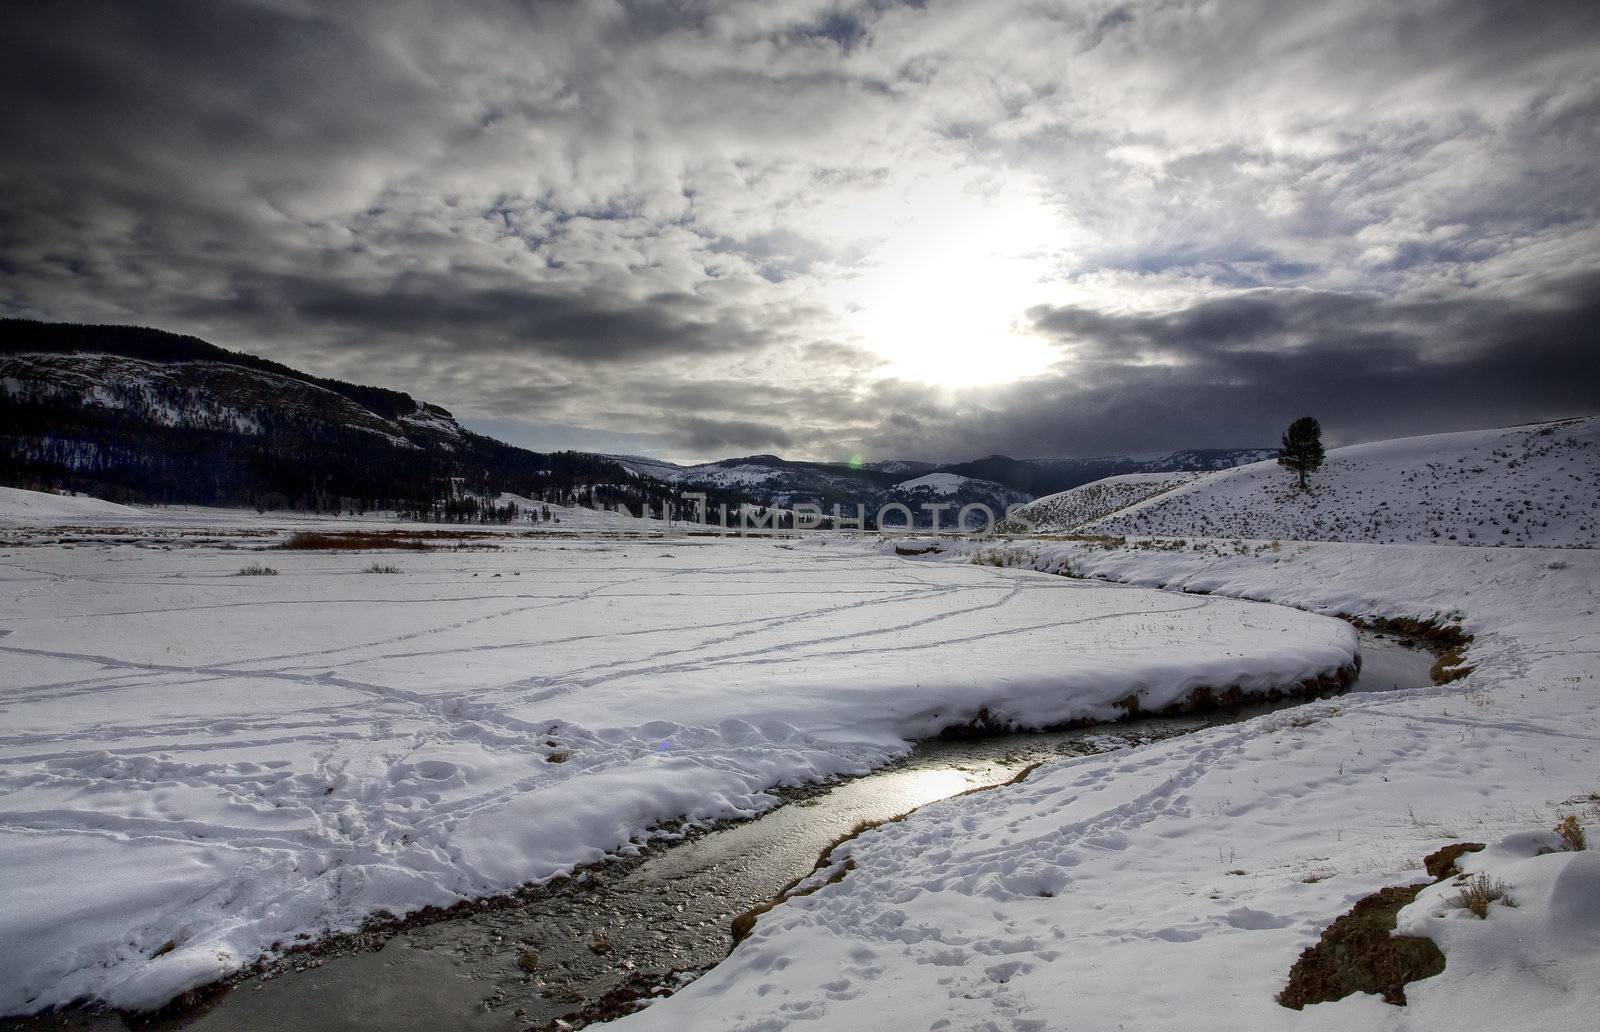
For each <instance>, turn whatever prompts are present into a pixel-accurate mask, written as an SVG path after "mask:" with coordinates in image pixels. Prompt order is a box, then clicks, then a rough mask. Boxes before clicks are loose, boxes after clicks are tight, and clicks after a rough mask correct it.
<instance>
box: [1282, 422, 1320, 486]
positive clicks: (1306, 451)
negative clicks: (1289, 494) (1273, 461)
mask: <svg viewBox="0 0 1600 1032" xmlns="http://www.w3.org/2000/svg"><path fill="white" fill-rule="evenodd" d="M1322 455H1323V453H1322V426H1321V425H1320V424H1319V423H1318V422H1317V421H1316V420H1315V419H1312V418H1311V417H1310V416H1301V417H1300V418H1299V419H1297V420H1295V421H1294V422H1293V423H1290V424H1289V429H1287V430H1285V431H1284V432H1283V446H1282V447H1281V448H1279V449H1278V465H1280V466H1282V467H1283V468H1284V469H1292V470H1294V471H1295V472H1296V473H1298V474H1299V475H1300V490H1302V491H1305V490H1307V489H1308V488H1309V486H1310V485H1309V484H1308V483H1307V482H1306V475H1307V474H1309V473H1311V472H1313V471H1315V470H1316V469H1318V468H1319V467H1321V465H1322Z"/></svg>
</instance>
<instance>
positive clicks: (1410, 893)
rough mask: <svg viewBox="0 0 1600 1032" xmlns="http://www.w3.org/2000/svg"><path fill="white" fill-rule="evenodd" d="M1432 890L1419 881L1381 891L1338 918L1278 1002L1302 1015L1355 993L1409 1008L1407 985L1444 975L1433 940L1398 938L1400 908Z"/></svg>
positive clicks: (1298, 964)
mask: <svg viewBox="0 0 1600 1032" xmlns="http://www.w3.org/2000/svg"><path fill="white" fill-rule="evenodd" d="M1427 886H1428V883H1427V882H1418V883H1417V884H1415V885H1391V886H1389V887H1388V888H1385V889H1379V890H1378V891H1377V892H1374V893H1373V894H1372V895H1370V896H1367V897H1366V898H1364V899H1362V900H1359V901H1357V903H1356V905H1355V906H1353V907H1351V908H1350V910H1349V911H1348V912H1347V913H1345V914H1342V915H1341V916H1339V917H1337V918H1335V919H1334V922H1333V924H1331V925H1329V926H1328V927H1327V928H1326V929H1324V930H1323V933H1322V937H1321V938H1319V939H1318V940H1317V942H1316V943H1315V944H1314V945H1312V946H1308V947H1306V949H1305V951H1304V952H1303V953H1301V954H1300V959H1298V960H1296V961H1295V962H1294V966H1293V967H1292V968H1290V969H1289V984H1288V985H1286V986H1284V988H1283V991H1282V992H1280V993H1279V994H1278V1003H1280V1004H1282V1005H1283V1006H1285V1007H1289V1008H1291V1009H1293V1010H1301V1009H1302V1008H1304V1007H1305V1006H1306V1005H1307V1004H1310V1003H1329V1002H1331V1001H1333V1000H1342V999H1344V998H1345V997H1346V996H1349V995H1350V994H1351V993H1376V994H1377V995H1379V996H1381V997H1383V1000H1384V1002H1385V1003H1392V1004H1394V1005H1395V1006H1397V1007H1403V1006H1405V1003H1406V993H1405V985H1406V983H1407V982H1415V981H1416V980H1418V979H1420V978H1428V977H1431V976H1433V975H1437V974H1439V973H1440V972H1441V971H1443V970H1444V954H1443V953H1441V952H1440V950H1439V947H1438V946H1436V945H1435V944H1434V942H1433V940H1432V939H1425V938H1422V937H1420V936H1415V935H1395V934H1394V927H1395V917H1396V915H1397V914H1399V913H1400V909H1401V908H1402V907H1404V906H1405V905H1406V904H1408V903H1410V902H1411V901H1412V900H1414V899H1416V897H1417V893H1419V892H1421V891H1422V890H1423V889H1425V888H1427Z"/></svg>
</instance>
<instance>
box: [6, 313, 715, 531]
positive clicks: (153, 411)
mask: <svg viewBox="0 0 1600 1032" xmlns="http://www.w3.org/2000/svg"><path fill="white" fill-rule="evenodd" d="M0 404H3V405H4V409H5V413H6V419H5V421H4V423H3V425H0V483H5V484H10V485H14V486H19V487H42V488H67V489H70V490H74V491H79V492H82V493H86V494H92V495H96V496H98V497H102V498H110V499H113V500H117V501H136V502H163V503H194V504H202V505H235V506H255V507H258V508H300V509H319V510H331V509H361V510H366V509H378V510H399V511H413V510H418V511H420V510H424V509H431V508H432V507H433V506H434V505H435V504H436V503H438V502H439V501H440V499H441V498H450V497H455V496H458V495H462V494H473V495H476V496H478V497H482V498H493V497H496V496H498V495H499V494H501V493H503V492H515V493H518V494H521V495H524V496H528V497H537V498H545V499H549V500H556V501H564V502H568V503H573V504H587V505H615V504H624V505H628V506H629V507H630V508H632V509H633V510H635V511H637V510H639V509H640V508H642V507H643V506H644V505H650V506H651V507H652V508H653V509H656V510H657V511H659V509H660V508H661V507H662V506H664V505H665V504H667V503H668V502H669V501H672V500H673V499H674V496H675V493H674V491H673V489H672V488H671V487H670V486H669V485H667V484H665V483H663V482H661V481H658V480H654V479H651V478H648V477H640V476H639V475H637V474H635V473H634V472H632V471H631V470H628V469H626V468H624V467H623V466H622V465H620V464H618V463H617V462H615V461H613V460H609V459H602V458H599V457H596V456H594V455H590V454H588V453H584V452H555V453H540V452H532V451H528V450H526V449H523V448H517V447H514V446H512V445H509V444H505V443H503V442H500V441H496V440H494V439H493V438H489V437H485V436H482V435H480V434H475V433H472V432H471V431H468V430H466V429H464V428H462V427H461V426H460V425H459V424H458V423H457V422H456V421H455V419H454V417H453V416H451V414H450V413H449V412H448V411H447V410H446V409H443V408H441V407H439V406H437V405H430V404H427V403H425V402H421V401H418V400H416V399H415V398H413V397H412V396H411V395H409V394H406V393H404V392H402V391H394V390H389V389H386V388H381V387H368V386H364V385H361V384H352V383H345V382H343V381H340V380H332V379H328V378H325V377H317V376H312V375H310V374H307V373H304V372H301V371H299V370H296V369H292V368H290V367H288V366H285V365H282V364H281V363H277V362H272V361H269V360H267V359H262V358H258V357H256V356H254V355H248V354H244V353H241V352H233V351H227V350H225V349H223V348H219V347H216V346H215V345H212V344H209V343H207V342H205V341H203V340H199V339H198V338H195V337H185V336H181V335H179V334H173V333H167V332H165V331H161V330H153V329H146V328H142V327H127V326H82V325H75V324H61V323H42V322H33V321H30V320H22V319H4V320H0ZM721 500H724V501H733V502H738V501H742V500H743V498H742V496H728V495H723V496H722V497H721Z"/></svg>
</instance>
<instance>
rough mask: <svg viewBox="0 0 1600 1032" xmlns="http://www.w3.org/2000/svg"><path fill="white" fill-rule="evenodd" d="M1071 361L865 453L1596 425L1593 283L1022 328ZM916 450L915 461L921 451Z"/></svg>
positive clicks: (1283, 303)
mask: <svg viewBox="0 0 1600 1032" xmlns="http://www.w3.org/2000/svg"><path fill="white" fill-rule="evenodd" d="M1030 315H1031V316H1032V318H1033V319H1034V321H1035V325H1037V326H1039V327H1040V328H1041V329H1042V330H1044V331H1045V332H1047V333H1049V334H1051V335H1052V336H1053V337H1054V338H1055V339H1056V340H1058V341H1059V342H1060V343H1061V346H1062V348H1063V350H1064V352H1066V353H1067V354H1068V355H1069V356H1071V357H1070V358H1069V359H1068V361H1067V362H1066V363H1064V365H1063V372H1061V373H1060V374H1056V375H1052V376H1049V377H1045V378H1041V379H1039V380H1035V381H1030V382H1029V383H1027V384H1026V385H1022V386H1018V387H1012V388H1007V389H1004V390H1000V391H996V392H994V393H993V394H992V395H991V396H989V397H988V398H987V399H985V403H982V404H974V405H970V406H966V407H962V406H957V405H950V406H946V407H944V408H943V409H940V408H939V407H938V406H929V405H917V402H915V401H914V400H910V399H904V398H885V399H884V400H883V403H884V404H886V405H889V406H899V405H905V404H907V403H908V401H909V403H910V404H912V405H917V407H918V408H919V409H920V411H921V412H922V413H923V414H924V415H925V416H931V417H932V418H931V419H924V420H919V421H917V422H914V423H912V424H910V425H909V426H905V427H899V428H897V427H895V426H893V425H892V424H891V423H886V424H885V426H884V428H883V431H882V432H880V433H879V434H878V435H876V436H875V438H874V442H873V443H874V447H875V450H876V451H879V452H882V453H888V452H894V453H896V454H914V453H917V452H918V451H932V452H933V453H937V452H938V451H939V450H940V449H943V448H949V447H951V446H952V445H953V444H954V443H955V442H957V441H959V440H961V439H962V438H964V437H965V438H976V439H981V440H984V441H986V442H989V443H990V444H991V445H992V446H993V448H994V449H995V450H999V451H1002V452H1007V453H1009V454H1013V455H1027V456H1045V455H1049V454H1054V453H1056V452H1057V451H1058V450H1061V448H1062V444H1063V443H1065V444H1066V448H1065V450H1066V451H1067V452H1069V453H1071V454H1080V455H1089V454H1103V453H1109V452H1117V451H1123V450H1132V451H1147V450H1158V449H1164V448H1169V447H1171V442H1173V441H1174V440H1184V441H1186V442H1188V444H1189V445H1191V446H1193V447H1227V446H1240V445H1257V446H1268V445H1270V444H1272V442H1273V441H1274V440H1275V439H1276V435H1277V433H1278V431H1279V430H1281V428H1282V427H1283V426H1284V425H1285V424H1287V423H1288V421H1289V420H1291V419H1294V418H1295V417H1297V416H1300V415H1304V414H1306V413H1313V414H1316V415H1317V416H1318V417H1319V418H1320V419H1321V420H1322V422H1323V424H1324V426H1325V427H1326V428H1327V430H1328V431H1329V434H1330V437H1331V438H1332V439H1334V440H1336V441H1338V442H1339V443H1349V442H1352V441H1359V440H1366V439H1371V438H1374V437H1382V436H1390V435H1393V436H1404V435H1407V434H1413V433H1427V432H1435V431H1444V430H1451V429H1460V428H1462V427H1470V426H1491V425H1504V424H1509V423H1515V422H1517V421H1519V420H1521V419H1524V418H1525V417H1527V416H1528V415H1529V414H1530V413H1529V404H1530V399H1538V401H1537V404H1538V405H1539V408H1538V410H1537V412H1535V413H1533V414H1534V415H1537V416H1539V417H1544V418H1555V417H1559V416H1563V415H1579V414H1584V413H1592V412H1600V275H1597V274H1592V273H1591V274H1586V275H1581V276H1573V277H1571V278H1568V279H1566V280H1563V281H1561V282H1559V283H1556V284H1553V285H1551V286H1550V287H1549V288H1547V289H1542V290H1540V291H1539V292H1537V293H1536V294H1535V295H1533V296H1530V297H1527V298H1523V299H1520V300H1504V299H1493V300H1491V299H1469V300H1465V301H1450V302H1445V301H1432V302H1429V301H1421V302H1395V301H1388V300H1384V299H1382V298H1378V297H1373V296H1357V295H1341V294H1332V293H1326V292H1316V291H1296V290H1263V291H1252V292H1250V293H1248V294H1243V295H1238V296H1233V297H1228V298H1225V299H1220V300H1216V301H1207V302H1202V303H1199V304H1195V305H1193V306H1190V307H1188V308H1184V309H1181V310H1178V311H1175V312H1163V313H1158V314H1142V313H1133V314H1121V315H1108V314H1106V313H1101V312H1094V311H1089V310H1085V309H1080V308H1070V307H1069V308H1039V309H1035V310H1034V311H1033V312H1031V313H1030ZM919 441H920V442H922V443H921V444H919V443H918V442H919Z"/></svg>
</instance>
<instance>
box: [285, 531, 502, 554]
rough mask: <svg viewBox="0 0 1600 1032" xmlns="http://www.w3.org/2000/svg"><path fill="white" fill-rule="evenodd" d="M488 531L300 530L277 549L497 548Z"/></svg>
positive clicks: (315, 550)
mask: <svg viewBox="0 0 1600 1032" xmlns="http://www.w3.org/2000/svg"><path fill="white" fill-rule="evenodd" d="M498 536H503V535H497V534H495V533H493V532H492V531H485V530H423V529H418V530H326V531H324V530H300V531H296V532H294V533H293V534H290V535H289V539H288V540H287V541H284V542H282V543H281V544H277V545H274V546H273V547H274V548H277V549H280V550H283V551H290V552H373V551H380V550H385V549H398V550H401V551H407V552H430V551H433V550H434V549H439V548H456V549H482V550H494V549H497V548H499V547H500V546H499V545H495V544H491V543H489V542H488V541H486V540H485V539H486V538H492V537H498Z"/></svg>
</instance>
